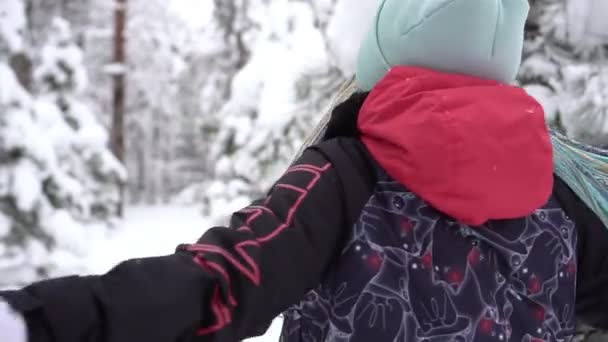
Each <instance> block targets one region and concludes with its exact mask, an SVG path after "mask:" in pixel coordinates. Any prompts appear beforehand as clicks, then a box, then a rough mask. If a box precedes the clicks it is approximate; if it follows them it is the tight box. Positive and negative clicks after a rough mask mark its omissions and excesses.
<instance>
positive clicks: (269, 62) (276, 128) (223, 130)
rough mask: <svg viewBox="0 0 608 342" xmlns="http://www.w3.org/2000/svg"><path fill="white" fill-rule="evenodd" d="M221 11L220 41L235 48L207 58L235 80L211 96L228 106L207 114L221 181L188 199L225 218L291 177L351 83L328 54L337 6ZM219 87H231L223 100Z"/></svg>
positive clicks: (247, 6)
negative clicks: (333, 100) (335, 97)
mask: <svg viewBox="0 0 608 342" xmlns="http://www.w3.org/2000/svg"><path fill="white" fill-rule="evenodd" d="M215 6H216V7H215V17H214V20H215V22H216V25H217V31H216V32H218V33H221V34H219V35H216V37H217V38H219V39H220V42H222V41H223V42H225V44H223V46H225V47H227V48H226V49H225V50H224V49H218V50H216V51H212V52H211V53H208V54H207V56H209V57H210V59H212V60H213V61H215V65H218V66H219V65H223V66H222V67H221V68H218V70H219V69H228V70H229V72H230V73H231V74H232V75H233V76H232V77H226V74H223V75H221V77H218V78H216V79H215V80H211V79H210V80H209V81H211V82H209V83H208V88H209V89H210V90H211V89H213V91H209V92H208V93H207V92H204V93H203V96H204V97H207V96H208V97H209V98H215V99H218V98H219V99H222V98H223V102H224V104H223V105H222V106H221V107H215V108H212V107H206V108H205V107H203V108H204V109H206V110H208V111H205V112H204V115H206V116H207V117H208V120H207V122H206V125H205V127H208V128H210V129H208V130H206V132H207V133H208V134H209V137H208V140H209V141H211V142H212V143H213V145H212V150H211V153H210V157H211V163H212V165H215V166H216V167H215V170H214V172H213V177H212V179H213V181H211V182H205V183H203V184H199V185H198V186H195V187H191V188H189V189H188V190H187V191H186V192H185V194H183V195H184V196H182V197H188V196H190V197H191V199H194V200H202V201H203V202H204V203H206V206H205V207H206V211H207V212H208V213H213V214H214V215H217V216H218V217H225V216H226V215H225V214H226V211H229V210H233V209H235V208H236V207H238V206H241V205H243V204H244V203H245V202H247V201H248V200H249V199H250V198H251V197H255V196H260V195H261V194H262V193H263V191H265V189H266V188H268V186H269V185H270V184H271V182H273V181H274V180H275V178H276V177H277V176H278V175H279V174H280V173H281V172H283V171H284V169H285V167H286V166H287V164H288V163H289V162H290V161H291V159H292V158H293V156H294V155H295V153H297V151H298V149H299V148H300V146H301V144H302V142H303V141H304V139H305V138H306V136H307V135H308V134H309V132H310V129H311V128H312V127H313V126H314V124H315V123H316V122H317V120H318V119H319V118H320V116H321V115H322V112H323V107H324V105H325V104H326V103H327V102H328V100H329V97H330V96H331V94H332V93H333V92H335V90H336V89H337V87H338V86H339V85H340V83H341V81H342V80H343V79H344V76H343V74H342V72H341V71H340V69H339V68H337V66H336V64H335V63H334V62H333V61H332V58H331V56H330V55H329V53H328V42H327V37H326V34H325V32H326V29H327V26H328V25H327V24H328V20H329V18H330V17H331V15H330V14H331V8H332V6H333V3H332V2H327V3H325V2H323V1H306V2H302V1H290V0H281V1H273V2H270V3H269V2H265V1H236V0H235V1H222V2H215ZM239 18H240V19H239ZM268 18H272V20H268ZM218 45H219V44H218ZM218 84H220V85H223V86H224V87H226V88H224V89H225V91H224V92H220V93H219V94H218V91H217V89H218V88H213V86H214V85H218ZM220 89H221V87H220ZM213 102H215V101H212V102H211V103H213ZM216 103H217V102H216ZM220 103H221V101H220ZM214 129H215V130H217V132H215V131H214ZM186 195H187V196H186Z"/></svg>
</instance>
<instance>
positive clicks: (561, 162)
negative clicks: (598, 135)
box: [551, 131, 608, 227]
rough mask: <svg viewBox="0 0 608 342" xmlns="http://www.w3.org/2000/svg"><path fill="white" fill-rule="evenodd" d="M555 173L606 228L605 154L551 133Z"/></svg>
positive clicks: (607, 161)
mask: <svg viewBox="0 0 608 342" xmlns="http://www.w3.org/2000/svg"><path fill="white" fill-rule="evenodd" d="M551 140H552V142H553V155H554V159H555V174H557V176H558V177H559V178H561V179H562V180H563V181H564V182H566V184H568V186H569V187H570V188H571V189H572V191H574V192H575V193H576V195H577V196H578V197H579V198H580V199H581V200H582V201H583V202H585V204H586V205H587V206H588V207H589V209H591V210H593V212H594V213H595V214H596V215H597V216H598V217H599V218H600V219H601V220H602V222H603V223H604V226H606V227H608V151H606V150H602V149H598V148H594V147H591V146H588V145H585V144H583V143H580V142H577V141H574V140H572V139H569V138H568V137H566V136H565V135H563V134H561V133H559V132H557V131H551Z"/></svg>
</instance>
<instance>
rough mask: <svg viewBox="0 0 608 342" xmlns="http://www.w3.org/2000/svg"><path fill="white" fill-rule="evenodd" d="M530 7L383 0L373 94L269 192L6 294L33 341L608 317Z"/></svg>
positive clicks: (373, 332) (368, 85)
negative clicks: (551, 115)
mask: <svg viewBox="0 0 608 342" xmlns="http://www.w3.org/2000/svg"><path fill="white" fill-rule="evenodd" d="M528 10H529V6H528V3H527V1H525V0H497V1H487V0H385V1H383V3H382V4H381V6H380V9H379V10H378V14H377V16H376V18H375V22H374V25H373V28H372V30H371V32H370V34H369V36H368V39H367V40H366V41H365V42H364V44H363V45H362V47H361V51H360V56H359V66H358V70H357V85H358V87H359V90H360V91H359V92H357V93H355V94H354V95H352V96H351V97H350V98H349V99H348V100H346V101H345V102H343V103H342V104H340V105H339V106H338V107H337V108H336V109H335V110H334V112H333V115H332V119H331V121H330V122H329V123H328V127H327V130H326V132H325V133H324V136H323V139H322V141H321V142H319V143H317V144H315V145H314V146H312V147H310V148H308V149H307V150H305V151H304V153H303V154H302V155H301V156H300V157H299V158H298V160H297V161H296V162H294V163H293V165H292V166H291V167H290V169H289V170H288V171H287V172H286V173H285V174H284V175H283V176H282V177H281V178H280V179H279V180H278V181H277V183H276V184H275V185H274V186H273V187H272V189H271V190H270V191H269V193H268V195H267V197H266V198H263V199H260V200H258V201H255V202H253V203H252V204H251V205H250V206H249V207H247V208H245V209H243V210H241V211H239V212H237V213H235V214H234V216H233V217H232V220H231V223H230V227H228V228H225V227H220V228H214V229H211V230H209V231H208V232H207V233H205V235H203V237H201V239H200V240H199V241H198V242H197V243H195V244H191V245H183V246H180V247H179V248H178V249H177V252H176V253H175V254H173V255H170V256H163V257H157V258H146V259H137V260H131V261H127V262H124V263H122V264H120V265H119V266H117V267H116V268H115V269H113V270H112V271H110V272H109V273H107V274H105V275H101V276H91V277H69V278H62V279H54V280H49V281H44V282H41V283H37V284H33V285H31V286H28V287H26V288H25V289H22V290H20V291H13V292H4V293H0V296H2V297H4V298H5V299H6V301H7V302H8V303H9V304H10V305H11V307H12V309H6V308H7V307H5V309H4V310H3V312H4V315H5V316H6V315H7V313H9V314H10V312H11V311H12V310H15V311H17V312H19V316H21V317H23V319H24V322H25V324H26V326H27V331H28V340H29V341H31V342H42V341H44V342H47V341H49V342H50V341H52V342H59V341H61V342H76V341H111V342H122V341H148V342H149V341H159V342H167V341H238V340H242V339H244V338H247V337H252V336H255V335H260V334H262V333H263V332H264V331H265V330H266V329H267V327H268V325H269V324H270V322H271V321H272V319H273V318H274V317H276V316H277V315H278V314H280V313H281V312H286V314H285V316H286V317H285V327H284V331H283V336H282V340H283V341H286V342H291V341H371V340H376V341H423V340H426V341H439V340H442V341H443V340H446V341H447V340H451V341H485V340H498V341H501V340H513V341H524V340H526V341H529V340H551V341H558V340H559V341H561V340H571V339H572V338H573V335H574V329H575V318H576V316H577V315H578V318H581V319H584V320H587V322H588V323H590V324H593V325H597V326H600V327H608V310H606V307H608V306H607V304H608V295H607V294H605V293H603V292H604V289H605V287H606V285H608V277H607V274H608V258H606V257H605V253H603V249H605V248H606V247H608V230H606V228H605V227H604V225H603V223H602V221H601V220H600V219H599V217H598V216H597V215H596V214H595V213H594V212H593V211H591V210H590V209H589V208H588V207H587V206H586V205H585V204H584V202H582V201H581V200H580V199H579V197H577V196H576V195H575V193H574V192H573V191H572V190H571V189H570V187H569V186H567V185H566V183H564V182H563V180H562V179H560V178H558V177H556V176H554V174H553V173H554V169H553V162H554V160H553V153H552V150H553V147H552V145H551V137H550V135H549V132H548V130H547V127H546V124H545V122H544V115H543V110H542V107H541V106H540V104H538V103H537V102H536V101H535V100H534V99H533V98H531V97H530V96H528V95H527V94H526V93H525V92H524V91H523V90H522V89H520V88H517V87H514V86H510V85H509V84H510V83H512V81H513V80H514V79H515V76H516V73H517V70H518V68H519V64H520V60H521V52H522V45H523V33H524V24H525V20H526V17H527V14H528ZM142 240H145V236H142ZM577 283H578V287H577V286H576V285H577ZM575 308H576V310H575ZM0 312H2V311H1V310H0ZM0 315H2V314H0ZM0 317H1V316H0ZM0 321H1V320H0ZM3 322H4V323H3V324H5V325H10V326H11V328H7V331H8V330H10V331H13V332H18V331H19V326H20V323H19V322H20V321H19V319H16V320H6V319H5V320H4V321H3Z"/></svg>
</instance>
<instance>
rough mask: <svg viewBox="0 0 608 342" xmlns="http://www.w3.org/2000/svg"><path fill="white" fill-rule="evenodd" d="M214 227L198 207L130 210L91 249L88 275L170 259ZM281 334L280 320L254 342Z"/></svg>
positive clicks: (267, 341)
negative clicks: (125, 262) (136, 262)
mask: <svg viewBox="0 0 608 342" xmlns="http://www.w3.org/2000/svg"><path fill="white" fill-rule="evenodd" d="M210 227H211V222H210V220H209V219H206V218H204V217H203V216H202V215H201V213H200V209H199V208H198V207H191V206H190V207H189V206H170V207H131V208H128V209H127V211H126V217H125V219H124V221H123V222H121V223H120V224H119V225H118V226H117V227H116V229H115V230H112V231H111V232H109V233H107V234H106V236H105V237H102V236H99V237H98V240H97V241H95V242H94V243H93V244H92V245H90V246H89V248H90V253H89V255H88V256H87V257H86V258H85V264H86V265H87V267H88V272H89V273H93V274H99V273H103V272H107V271H108V270H110V269H111V268H112V267H113V266H115V265H116V264H118V263H119V262H121V261H123V260H128V259H132V258H142V257H149V256H160V255H167V254H171V253H173V252H174V250H175V247H177V245H179V244H181V243H192V242H196V240H198V238H199V237H200V236H201V235H203V234H204V233H205V230H206V229H208V228H210ZM280 331H281V322H280V320H279V319H277V321H276V322H275V324H273V326H272V327H271V329H270V330H269V332H268V333H267V334H266V335H265V336H264V337H260V338H256V339H252V340H250V341H252V342H278V341H279V334H280Z"/></svg>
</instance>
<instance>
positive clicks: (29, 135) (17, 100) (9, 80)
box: [0, 0, 125, 286]
mask: <svg viewBox="0 0 608 342" xmlns="http://www.w3.org/2000/svg"><path fill="white" fill-rule="evenodd" d="M24 11H25V7H24V3H23V2H22V0H5V1H2V2H0V80H1V81H0V272H1V273H2V278H1V279H0V286H4V285H7V284H15V283H19V282H29V281H32V280H34V279H35V278H38V277H40V276H44V275H46V274H53V273H54V272H57V271H58V269H57V263H58V261H59V260H61V264H62V266H66V264H69V263H70V262H73V265H77V264H78V262H77V259H75V258H74V253H77V252H79V251H80V249H81V248H84V246H85V245H86V241H84V239H86V227H85V226H84V225H83V224H84V223H92V222H94V221H99V220H100V219H104V220H107V219H110V218H111V217H112V213H113V212H114V210H115V209H114V199H113V198H114V196H113V193H114V192H115V191H116V188H117V184H118V182H121V181H123V180H124V177H125V174H124V170H123V168H122V167H121V165H120V164H119V163H117V162H116V160H115V159H114V158H113V156H112V155H111V154H110V153H109V151H108V150H107V148H106V146H105V130H104V128H103V127H101V126H100V125H99V124H98V123H97V122H96V120H95V117H94V116H93V115H92V113H90V112H89V111H88V109H87V106H86V104H85V103H83V102H81V101H79V99H78V94H79V91H80V90H82V88H83V87H84V86H85V84H86V83H85V80H86V74H85V73H84V71H83V66H82V60H81V58H80V56H81V53H80V51H79V49H78V48H77V47H76V46H75V45H74V43H73V41H71V40H70V34H69V27H68V25H67V24H66V23H65V22H64V21H62V20H59V19H58V20H56V21H55V23H54V25H53V31H52V34H51V35H50V37H49V40H48V44H47V46H46V47H45V50H44V52H43V53H42V55H43V58H42V60H41V61H42V63H41V64H40V65H39V66H38V67H37V71H36V76H37V78H36V80H37V82H39V83H38V84H39V85H40V89H41V92H42V93H43V95H41V96H39V97H36V96H33V95H32V94H31V93H29V92H28V91H26V90H25V89H24V88H23V87H22V85H21V84H20V83H19V79H18V78H17V77H16V76H15V73H14V70H13V69H12V68H11V67H10V66H9V64H8V60H10V58H11V56H12V55H14V54H18V53H23V52H24V51H25V49H26V47H27V44H26V41H25V39H24V37H25V36H26V32H27V26H26V19H25V15H24V13H25V12H24Z"/></svg>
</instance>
